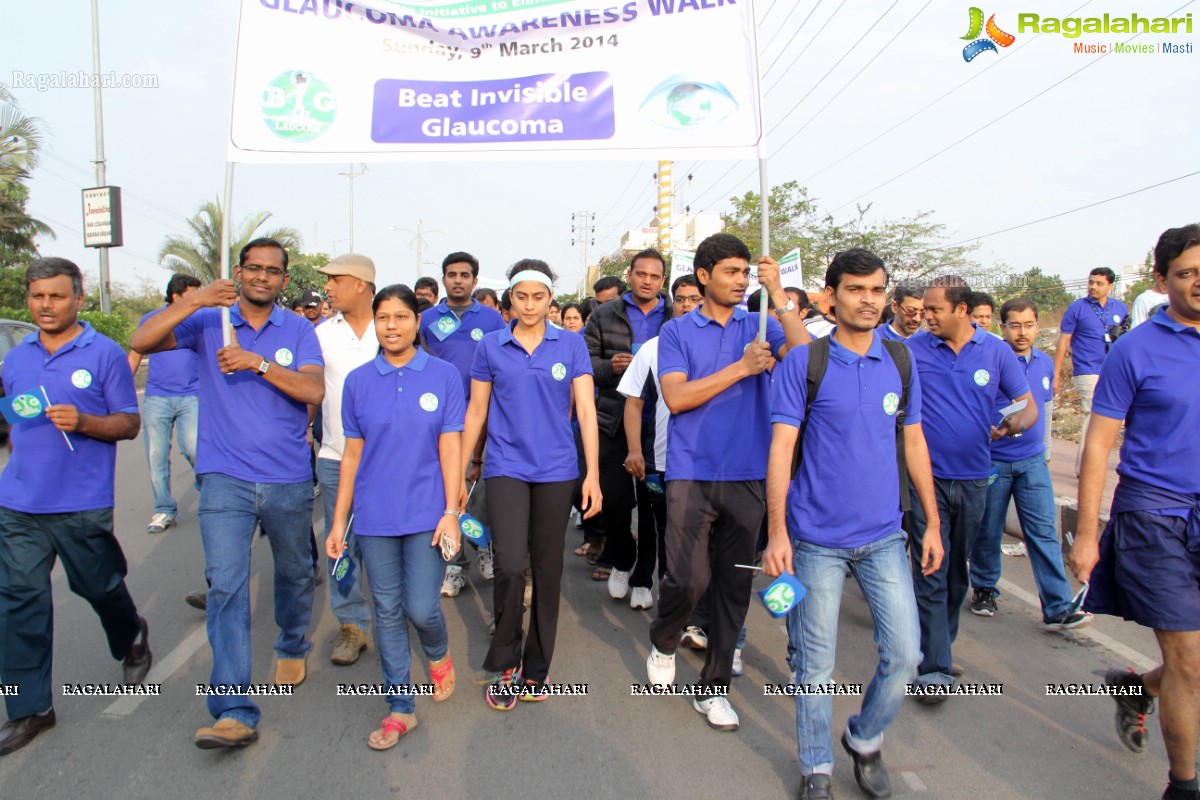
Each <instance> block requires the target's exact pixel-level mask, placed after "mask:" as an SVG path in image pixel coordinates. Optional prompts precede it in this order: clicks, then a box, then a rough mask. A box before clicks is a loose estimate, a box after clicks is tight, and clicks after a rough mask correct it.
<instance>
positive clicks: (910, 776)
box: [900, 772, 929, 792]
mask: <svg viewBox="0 0 1200 800" xmlns="http://www.w3.org/2000/svg"><path fill="white" fill-rule="evenodd" d="M900 777H901V778H903V779H904V782H905V783H907V784H908V788H909V790H910V791H912V792H928V791H929V787H928V786H926V785H925V782H924V781H922V780H921V779H920V778H919V777H917V773H915V772H901V773H900Z"/></svg>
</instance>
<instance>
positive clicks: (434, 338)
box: [421, 299, 504, 400]
mask: <svg viewBox="0 0 1200 800" xmlns="http://www.w3.org/2000/svg"><path fill="white" fill-rule="evenodd" d="M503 327H504V317H502V316H500V312H499V311H497V310H496V309H494V308H488V307H487V306H485V305H483V304H482V303H480V302H479V301H478V300H472V301H471V306H470V308H468V309H467V310H466V312H465V313H464V314H463V316H462V321H461V322H460V321H459V319H458V317H456V316H455V315H454V312H453V311H451V310H450V305H449V303H447V302H446V301H445V300H444V299H443V300H442V302H440V303H438V304H437V305H435V306H433V307H432V308H427V309H425V311H424V312H422V314H421V344H423V345H424V346H425V349H426V350H428V351H429V352H430V353H432V354H433V355H435V356H437V357H438V358H440V359H441V360H443V361H448V362H450V363H451V364H453V365H454V366H455V367H456V368H457V369H458V374H459V375H460V376H461V377H462V385H463V396H464V397H466V398H467V400H470V399H471V364H472V363H473V362H474V359H475V348H476V347H478V346H479V343H480V342H481V341H483V337H484V336H485V335H486V334H489V333H491V332H492V331H498V330H501V329H502V328H503Z"/></svg>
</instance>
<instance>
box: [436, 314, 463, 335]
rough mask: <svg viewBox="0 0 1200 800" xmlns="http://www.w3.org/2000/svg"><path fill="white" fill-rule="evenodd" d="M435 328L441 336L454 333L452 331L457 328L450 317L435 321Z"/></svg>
mask: <svg viewBox="0 0 1200 800" xmlns="http://www.w3.org/2000/svg"><path fill="white" fill-rule="evenodd" d="M437 326H438V330H439V331H441V332H442V334H443V335H445V334H447V333H454V329H455V328H457V327H458V326H457V325H455V324H454V319H453V318H452V317H442V318H441V319H439V320H438V321H437Z"/></svg>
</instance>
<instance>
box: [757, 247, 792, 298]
mask: <svg viewBox="0 0 1200 800" xmlns="http://www.w3.org/2000/svg"><path fill="white" fill-rule="evenodd" d="M779 282H780V283H782V284H783V285H784V287H788V286H795V287H796V288H797V289H803V288H804V280H803V276H802V275H801V274H800V248H799V247H797V248H796V249H795V250H792V251H791V252H790V253H788V254H787V255H785V256H784V257H783V258H781V259H779ZM758 289H759V283H758V265H757V264H751V265H750V285H749V286H747V287H746V297H749V296H750V295H752V294H754V293H755V292H757V291H758Z"/></svg>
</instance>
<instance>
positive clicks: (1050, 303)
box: [992, 267, 1075, 312]
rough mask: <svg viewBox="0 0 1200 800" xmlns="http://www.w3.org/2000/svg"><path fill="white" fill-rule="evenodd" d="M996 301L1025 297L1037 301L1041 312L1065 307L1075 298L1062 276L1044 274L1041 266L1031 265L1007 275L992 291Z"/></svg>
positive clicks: (1001, 301)
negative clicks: (1018, 272)
mask: <svg viewBox="0 0 1200 800" xmlns="http://www.w3.org/2000/svg"><path fill="white" fill-rule="evenodd" d="M992 294H993V296H994V297H995V298H996V302H997V303H1003V302H1004V301H1005V300H1011V299H1012V298H1014V297H1027V298H1029V299H1030V300H1032V301H1033V302H1035V303H1037V305H1038V310H1039V311H1041V312H1045V311H1053V310H1057V309H1065V308H1066V307H1067V306H1069V305H1071V303H1072V302H1073V301H1074V300H1075V295H1073V294H1071V293H1070V292H1069V291H1067V288H1066V286H1065V285H1064V284H1063V281H1062V278H1060V277H1058V276H1057V275H1046V274H1044V273H1043V272H1042V268H1041V267H1031V268H1030V269H1028V270H1026V271H1025V272H1022V273H1020V274H1019V275H1009V276H1008V279H1007V280H1005V281H1004V283H1003V284H1001V285H1000V287H999V288H997V289H996V290H995V291H994V292H993V293H992Z"/></svg>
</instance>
